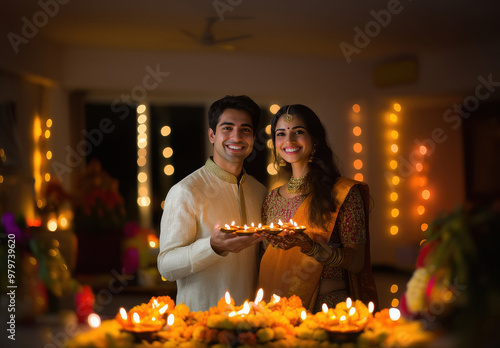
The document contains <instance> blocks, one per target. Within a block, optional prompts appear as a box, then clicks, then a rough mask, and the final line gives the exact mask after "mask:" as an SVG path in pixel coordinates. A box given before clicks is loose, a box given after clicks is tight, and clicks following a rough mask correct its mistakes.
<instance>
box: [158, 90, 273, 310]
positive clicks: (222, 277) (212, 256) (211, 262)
mask: <svg viewBox="0 0 500 348" xmlns="http://www.w3.org/2000/svg"><path fill="white" fill-rule="evenodd" d="M260 113H261V110H260V108H259V106H258V105H257V104H256V103H255V102H254V101H253V100H252V99H250V98H249V97H247V96H226V97H224V98H222V99H220V100H218V101H216V102H214V103H213V104H212V106H211V107H210V110H209V112H208V120H209V129H208V137H209V139H210V142H211V143H212V144H213V145H214V151H213V157H212V158H209V159H208V160H207V161H206V163H205V165H204V166H203V167H202V168H200V169H198V170H196V171H195V172H193V173H192V174H190V175H188V176H187V177H186V178H184V179H183V180H181V181H180V182H179V183H177V184H176V185H174V186H173V187H172V188H171V189H170V191H169V192H168V195H167V198H166V199H165V205H164V210H163V216H162V220H161V226H160V228H161V233H160V253H159V255H158V270H159V271H160V273H161V275H162V276H163V277H165V278H166V279H167V280H170V281H174V280H175V281H176V282H177V298H176V303H177V304H179V303H182V302H184V303H185V304H186V305H188V306H189V308H190V310H191V311H206V310H208V309H209V308H210V307H213V306H215V305H217V302H218V301H219V300H220V299H221V298H222V297H223V296H224V294H225V292H226V291H229V292H230V295H231V297H232V298H233V299H234V300H235V302H236V303H237V304H242V303H243V302H244V301H245V300H247V299H250V298H253V297H255V290H256V289H255V287H256V284H257V272H258V271H257V263H258V261H257V256H258V242H260V241H261V240H262V238H261V237H259V236H257V235H253V236H236V235H235V234H228V233H223V232H221V231H219V229H218V228H217V227H218V226H224V224H231V223H232V222H233V221H235V223H236V224H237V225H244V224H248V225H249V224H251V223H252V222H255V223H258V222H260V220H261V207H262V202H263V200H264V197H265V195H266V193H267V190H266V188H265V187H264V186H263V185H262V184H260V183H259V182H258V181H257V180H256V179H255V178H253V177H252V176H250V175H248V174H246V173H245V170H244V169H243V161H244V160H245V158H246V157H248V156H249V155H250V153H251V152H252V149H253V143H254V139H255V131H256V129H257V126H258V124H259V121H260Z"/></svg>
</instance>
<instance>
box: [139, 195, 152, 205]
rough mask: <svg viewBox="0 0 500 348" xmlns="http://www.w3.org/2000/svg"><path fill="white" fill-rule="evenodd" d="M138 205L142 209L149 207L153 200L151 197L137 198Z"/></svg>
mask: <svg viewBox="0 0 500 348" xmlns="http://www.w3.org/2000/svg"><path fill="white" fill-rule="evenodd" d="M137 204H138V205H139V206H141V207H147V206H149V205H150V204H151V199H150V198H149V197H139V198H137Z"/></svg>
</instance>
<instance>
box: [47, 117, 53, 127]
mask: <svg viewBox="0 0 500 348" xmlns="http://www.w3.org/2000/svg"><path fill="white" fill-rule="evenodd" d="M45 125H46V126H47V128H50V127H52V119H50V118H49V119H47V121H45Z"/></svg>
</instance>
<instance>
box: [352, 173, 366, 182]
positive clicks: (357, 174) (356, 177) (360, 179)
mask: <svg viewBox="0 0 500 348" xmlns="http://www.w3.org/2000/svg"><path fill="white" fill-rule="evenodd" d="M363 179H364V177H363V174H361V173H356V174H354V180H357V181H363Z"/></svg>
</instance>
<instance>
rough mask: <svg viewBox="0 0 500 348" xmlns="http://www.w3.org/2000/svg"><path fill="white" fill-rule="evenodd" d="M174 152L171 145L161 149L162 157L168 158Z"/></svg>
mask: <svg viewBox="0 0 500 348" xmlns="http://www.w3.org/2000/svg"><path fill="white" fill-rule="evenodd" d="M173 154H174V150H173V149H172V148H171V147H166V148H164V149H163V157H165V158H170V157H171V156H172V155H173Z"/></svg>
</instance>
